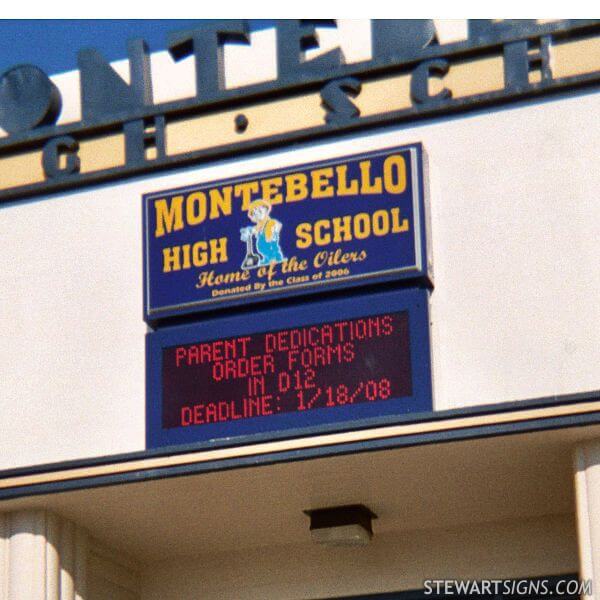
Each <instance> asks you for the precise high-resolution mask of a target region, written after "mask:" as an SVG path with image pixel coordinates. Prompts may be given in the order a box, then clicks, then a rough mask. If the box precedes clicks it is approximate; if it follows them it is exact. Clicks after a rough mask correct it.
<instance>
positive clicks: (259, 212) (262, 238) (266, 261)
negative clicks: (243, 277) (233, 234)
mask: <svg viewBox="0 0 600 600" xmlns="http://www.w3.org/2000/svg"><path fill="white" fill-rule="evenodd" d="M270 213H271V203H270V202H268V201H267V200H262V199H261V200H255V201H254V202H252V203H251V204H250V206H249V207H248V218H249V219H250V220H251V221H252V222H253V223H254V224H255V225H254V227H252V228H251V229H250V228H245V229H242V230H241V233H242V240H243V241H247V240H248V239H249V236H250V235H253V236H254V237H255V239H256V251H257V252H258V254H260V262H259V263H258V264H257V265H256V266H265V265H270V264H271V263H280V262H283V261H284V260H286V258H285V256H284V255H283V252H282V251H281V246H280V245H279V232H280V231H281V223H280V222H279V221H277V220H276V219H272V218H271V217H270V216H269V215H270ZM250 268H253V267H250Z"/></svg>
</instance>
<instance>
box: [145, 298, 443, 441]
mask: <svg viewBox="0 0 600 600" xmlns="http://www.w3.org/2000/svg"><path fill="white" fill-rule="evenodd" d="M427 294H428V292H427V291H425V290H422V289H411V290H403V291H395V292H384V293H371V294H366V295H361V296H358V297H348V298H345V299H343V300H328V301H321V302H314V303H310V304H301V305H299V306H295V307H293V308H289V307H281V308H278V309H274V310H266V311H256V312H254V313H253V314H252V315H251V316H248V315H236V316H232V317H227V318H222V319H216V320H210V321H207V322H202V323H196V324H193V325H182V326H176V327H170V328H166V329H163V330H159V331H157V332H154V333H149V334H148V336H147V351H148V361H147V365H148V382H147V385H148V389H147V403H148V404H147V445H148V447H149V448H153V447H160V446H169V445H177V444H189V443H193V442H209V443H210V444H211V445H215V444H216V445H223V444H231V443H244V442H249V441H258V440H265V439H276V438H281V437H285V436H290V435H302V434H309V433H316V432H327V431H334V430H339V429H348V428H356V427H357V426H367V425H378V424H383V423H390V422H394V421H397V420H398V418H399V417H400V416H402V415H407V414H415V413H424V412H430V411H431V410H432V400H431V369H430V356H429V319H428V312H427Z"/></svg>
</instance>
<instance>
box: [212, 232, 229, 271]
mask: <svg viewBox="0 0 600 600" xmlns="http://www.w3.org/2000/svg"><path fill="white" fill-rule="evenodd" d="M228 260H229V258H228V257H227V238H226V237H222V238H219V239H218V240H215V239H213V240H210V262H211V263H212V264H214V263H216V262H227V261H228Z"/></svg>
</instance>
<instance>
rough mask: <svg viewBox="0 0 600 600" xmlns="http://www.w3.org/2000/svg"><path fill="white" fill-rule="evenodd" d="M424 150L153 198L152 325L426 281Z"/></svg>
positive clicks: (149, 221) (149, 249)
mask: <svg viewBox="0 0 600 600" xmlns="http://www.w3.org/2000/svg"><path fill="white" fill-rule="evenodd" d="M422 163H423V159H422V149H421V146H420V145H418V144H415V145H411V146H404V147H399V148H390V149H386V150H381V151H377V152H372V153H369V154H362V155H355V156H348V157H345V158H340V159H336V160H329V161H324V162H319V163H313V164H307V165H300V166H295V167H290V168H287V169H284V170H277V171H271V172H266V173H259V174H254V175H249V176H245V177H242V178H238V179H229V180H224V181H215V182H212V183H204V184H202V185H196V186H190V187H186V188H179V189H171V190H163V191H160V192H153V193H151V194H147V195H145V196H144V198H143V203H144V246H145V248H144V260H145V269H144V271H145V284H144V285H145V315H146V318H147V319H149V320H156V319H160V318H162V317H167V316H172V315H177V314H183V313H190V312H197V311H201V310H206V309H214V308H216V307H221V306H231V305H234V304H240V303H244V304H247V303H248V302H250V301H252V302H254V301H259V300H269V299H271V298H275V297H279V296H284V295H290V294H301V293H309V292H315V291H321V290H323V289H324V288H332V287H343V286H355V285H361V284H364V283H368V282H373V281H382V280H391V279H400V278H407V277H419V276H423V275H425V274H426V253H425V219H424V208H423V176H422V171H423V166H422Z"/></svg>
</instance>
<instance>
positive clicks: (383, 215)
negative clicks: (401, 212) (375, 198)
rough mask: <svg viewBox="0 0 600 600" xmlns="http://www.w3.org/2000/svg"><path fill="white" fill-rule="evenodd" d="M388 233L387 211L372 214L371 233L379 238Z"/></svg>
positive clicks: (388, 218)
mask: <svg viewBox="0 0 600 600" xmlns="http://www.w3.org/2000/svg"><path fill="white" fill-rule="evenodd" d="M389 231H390V216H389V215H388V212H387V210H376V211H375V212H374V213H373V233H374V234H375V235H376V236H378V237H381V236H382V235H387V234H388V232H389Z"/></svg>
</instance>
